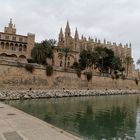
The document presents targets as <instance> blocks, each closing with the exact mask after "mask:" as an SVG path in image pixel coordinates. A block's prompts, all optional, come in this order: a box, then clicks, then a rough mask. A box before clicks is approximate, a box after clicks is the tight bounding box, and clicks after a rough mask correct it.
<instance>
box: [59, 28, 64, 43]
mask: <svg viewBox="0 0 140 140" xmlns="http://www.w3.org/2000/svg"><path fill="white" fill-rule="evenodd" d="M63 38H64V36H63V30H62V27H61V29H60V33H59V41H63Z"/></svg>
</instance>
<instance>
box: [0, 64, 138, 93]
mask: <svg viewBox="0 0 140 140" xmlns="http://www.w3.org/2000/svg"><path fill="white" fill-rule="evenodd" d="M29 88H32V89H55V90H56V89H63V88H65V89H140V83H139V84H138V85H136V82H135V81H134V80H122V79H117V80H116V79H115V80H113V79H112V78H109V77H101V76H93V77H92V81H90V82H88V81H87V79H86V76H85V75H83V74H82V76H81V78H78V77H77V74H76V73H73V72H64V71H63V70H59V69H57V70H54V72H53V75H52V76H46V70H45V68H40V67H35V69H34V71H33V73H31V72H29V71H27V70H26V69H25V67H24V66H20V65H18V64H12V63H10V62H8V63H1V62H0V89H17V90H18V89H27V90H28V89H29Z"/></svg>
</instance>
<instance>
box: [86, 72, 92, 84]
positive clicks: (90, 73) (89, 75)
mask: <svg viewBox="0 0 140 140" xmlns="http://www.w3.org/2000/svg"><path fill="white" fill-rule="evenodd" d="M86 77H87V80H88V82H89V81H90V80H91V79H92V72H87V73H86Z"/></svg>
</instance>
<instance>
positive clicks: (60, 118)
mask: <svg viewBox="0 0 140 140" xmlns="http://www.w3.org/2000/svg"><path fill="white" fill-rule="evenodd" d="M139 101H140V95H125V96H102V97H78V98H62V99H39V100H25V101H9V102H7V103H8V104H10V105H12V106H14V107H16V108H18V109H20V110H23V111H25V112H27V113H29V114H31V115H33V116H36V117H38V118H40V119H42V120H44V121H46V122H48V123H51V124H53V125H55V126H57V127H59V128H62V129H64V130H66V131H68V132H70V133H72V134H74V135H77V136H79V137H81V138H82V139H84V140H140V104H139Z"/></svg>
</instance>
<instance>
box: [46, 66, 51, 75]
mask: <svg viewBox="0 0 140 140" xmlns="http://www.w3.org/2000/svg"><path fill="white" fill-rule="evenodd" d="M52 74H53V67H52V66H51V65H47V66H46V75H47V76H51V75H52Z"/></svg>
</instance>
